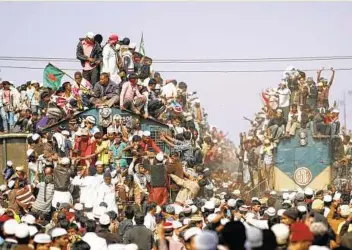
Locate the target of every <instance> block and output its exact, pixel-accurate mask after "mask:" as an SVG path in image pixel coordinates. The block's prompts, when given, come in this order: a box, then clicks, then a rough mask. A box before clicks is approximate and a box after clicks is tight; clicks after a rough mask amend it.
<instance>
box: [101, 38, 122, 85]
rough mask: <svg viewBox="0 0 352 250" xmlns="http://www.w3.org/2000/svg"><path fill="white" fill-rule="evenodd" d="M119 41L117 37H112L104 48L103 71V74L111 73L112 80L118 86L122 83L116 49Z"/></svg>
mask: <svg viewBox="0 0 352 250" xmlns="http://www.w3.org/2000/svg"><path fill="white" fill-rule="evenodd" d="M118 41H119V38H118V36H117V35H115V34H112V35H110V37H109V40H108V41H107V43H106V45H105V46H104V48H103V69H102V72H104V73H109V74H110V78H111V80H112V81H114V82H116V83H117V84H119V83H120V82H121V78H120V76H119V69H118V67H117V62H118V57H117V53H116V52H115V49H114V48H115V46H116V44H117V42H118Z"/></svg>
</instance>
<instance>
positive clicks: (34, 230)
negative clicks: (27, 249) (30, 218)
mask: <svg viewBox="0 0 352 250" xmlns="http://www.w3.org/2000/svg"><path fill="white" fill-rule="evenodd" d="M28 227H29V236H30V237H33V236H34V235H36V234H37V233H38V229H37V227H35V226H28Z"/></svg>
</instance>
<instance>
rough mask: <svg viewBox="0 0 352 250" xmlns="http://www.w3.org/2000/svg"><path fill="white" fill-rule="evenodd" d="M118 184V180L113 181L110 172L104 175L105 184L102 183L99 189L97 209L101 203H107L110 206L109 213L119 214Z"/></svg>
mask: <svg viewBox="0 0 352 250" xmlns="http://www.w3.org/2000/svg"><path fill="white" fill-rule="evenodd" d="M116 182H117V181H116V179H114V180H112V178H111V173H110V171H106V172H105V173H104V183H102V184H101V185H100V187H99V191H98V197H97V200H96V203H95V204H96V206H95V209H97V207H98V206H99V204H100V203H101V202H105V203H106V204H107V205H108V209H107V210H108V211H114V212H115V213H118V211H117V206H116V192H115V186H116V185H115V184H116Z"/></svg>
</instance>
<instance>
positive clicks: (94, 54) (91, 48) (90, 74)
mask: <svg viewBox="0 0 352 250" xmlns="http://www.w3.org/2000/svg"><path fill="white" fill-rule="evenodd" d="M76 57H77V59H78V60H80V61H81V65H82V67H83V78H84V79H86V80H87V81H89V82H90V83H92V84H93V85H95V83H96V82H98V79H99V69H98V66H99V64H100V63H101V62H102V60H103V52H102V49H101V46H100V45H99V44H98V43H97V42H96V41H95V40H94V33H93V32H88V33H87V34H86V36H85V38H81V39H79V43H78V45H77V49H76Z"/></svg>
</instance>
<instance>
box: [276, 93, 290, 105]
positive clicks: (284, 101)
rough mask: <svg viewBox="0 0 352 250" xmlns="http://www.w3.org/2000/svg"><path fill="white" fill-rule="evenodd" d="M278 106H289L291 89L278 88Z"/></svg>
mask: <svg viewBox="0 0 352 250" xmlns="http://www.w3.org/2000/svg"><path fill="white" fill-rule="evenodd" d="M277 92H278V94H279V107H280V108H285V107H288V106H290V97H291V90H290V89H289V88H285V89H279V90H278V91H277Z"/></svg>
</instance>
